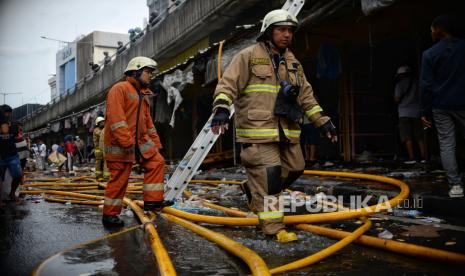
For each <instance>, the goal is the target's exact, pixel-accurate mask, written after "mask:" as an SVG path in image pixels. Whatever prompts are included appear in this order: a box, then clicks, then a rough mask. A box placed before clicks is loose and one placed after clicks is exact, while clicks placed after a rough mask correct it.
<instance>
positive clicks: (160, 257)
mask: <svg viewBox="0 0 465 276" xmlns="http://www.w3.org/2000/svg"><path fill="white" fill-rule="evenodd" d="M123 202H124V203H126V204H127V205H128V206H129V207H131V209H132V210H133V211H134V213H136V215H137V216H138V217H139V219H140V221H141V222H142V224H143V225H144V229H145V231H146V232H148V233H149V235H150V245H151V247H152V250H153V254H154V255H155V258H156V260H157V264H158V269H159V271H160V275H167V276H168V275H176V270H175V269H174V266H173V263H172V262H171V259H170V257H169V255H168V252H167V251H166V249H165V246H164V245H163V243H162V241H161V239H160V236H159V235H158V233H157V230H156V228H155V226H154V224H153V221H152V220H150V219H149V218H148V217H147V216H145V215H144V211H142V209H141V208H140V207H139V206H137V204H136V203H134V202H133V201H132V200H130V199H129V198H127V197H125V198H124V199H123Z"/></svg>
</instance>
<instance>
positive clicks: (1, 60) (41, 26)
mask: <svg viewBox="0 0 465 276" xmlns="http://www.w3.org/2000/svg"><path fill="white" fill-rule="evenodd" d="M146 2H147V1H146V0H0V104H3V103H4V101H3V100H4V98H5V101H6V104H8V105H10V106H12V107H13V108H15V107H18V106H20V105H22V104H26V103H40V104H46V103H47V102H49V101H50V87H49V86H48V82H47V81H48V79H49V78H50V77H51V75H52V74H55V71H56V69H55V67H56V65H55V55H56V52H57V51H58V50H59V49H60V47H59V46H60V45H59V44H60V43H59V42H56V41H50V40H45V39H42V38H41V36H45V37H50V38H55V39H59V40H64V41H73V40H74V39H75V38H77V37H78V36H80V35H86V34H89V33H91V32H93V31H108V32H117V33H127V31H128V30H129V29H130V28H134V27H137V26H140V27H142V25H143V19H144V17H145V18H147V17H148V7H147V5H146ZM2 93H21V94H11V95H6V96H4V95H3V94H2Z"/></svg>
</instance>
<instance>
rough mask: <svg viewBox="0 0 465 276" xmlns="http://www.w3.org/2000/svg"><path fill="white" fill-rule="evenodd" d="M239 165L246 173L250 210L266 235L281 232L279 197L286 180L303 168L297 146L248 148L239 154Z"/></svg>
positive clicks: (279, 145) (275, 144) (271, 145)
mask: <svg viewBox="0 0 465 276" xmlns="http://www.w3.org/2000/svg"><path fill="white" fill-rule="evenodd" d="M241 161H242V165H243V166H244V167H245V168H246V171H247V186H248V188H249V189H250V192H251V194H252V202H251V205H252V206H251V207H252V208H253V209H254V211H256V212H257V215H258V218H259V221H260V225H261V228H262V230H263V233H264V234H266V235H273V234H276V233H278V232H279V231H280V230H282V229H284V228H285V226H284V224H283V222H282V221H283V216H284V212H283V211H284V210H283V206H282V204H279V195H280V194H281V190H282V189H283V188H284V187H283V183H285V182H286V180H287V178H288V176H289V175H290V173H292V172H296V171H302V170H303V169H304V167H305V162H304V158H303V155H302V150H301V149H300V144H297V143H296V144H290V143H263V144H248V145H247V146H246V147H245V148H243V149H242V151H241Z"/></svg>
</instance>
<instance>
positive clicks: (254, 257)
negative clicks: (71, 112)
mask: <svg viewBox="0 0 465 276" xmlns="http://www.w3.org/2000/svg"><path fill="white" fill-rule="evenodd" d="M162 216H163V217H164V218H166V219H167V220H169V221H171V222H174V223H176V224H179V225H181V226H183V227H185V228H187V229H189V230H191V231H192V232H194V233H197V234H198V235H200V236H202V237H204V238H206V239H207V240H209V241H211V242H214V243H216V244H217V245H219V246H221V247H222V248H224V249H225V250H227V251H229V252H230V253H232V254H234V255H235V256H237V257H239V258H241V259H242V260H243V261H244V262H245V263H246V264H247V265H248V267H249V268H250V271H252V275H271V274H270V271H269V270H268V267H267V265H266V263H265V261H263V259H262V258H261V257H260V256H259V255H258V254H257V253H255V252H254V251H253V250H251V249H249V248H248V247H246V246H244V245H242V244H240V243H238V242H236V241H234V240H232V239H230V238H228V237H226V236H225V235H223V234H220V233H217V232H214V231H212V230H209V229H207V228H205V227H202V226H200V225H197V224H195V223H192V222H190V221H187V220H184V219H182V218H178V217H176V216H172V215H169V214H162Z"/></svg>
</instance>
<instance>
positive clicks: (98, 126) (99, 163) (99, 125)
mask: <svg viewBox="0 0 465 276" xmlns="http://www.w3.org/2000/svg"><path fill="white" fill-rule="evenodd" d="M104 126H105V118H103V117H97V118H96V119H95V128H94V133H93V135H92V138H93V140H92V141H93V143H94V154H95V178H96V179H97V181H103V168H104V162H105V161H104V160H103V148H100V147H99V141H100V136H101V135H102V130H103V127H104Z"/></svg>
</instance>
